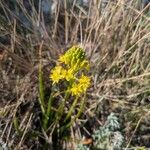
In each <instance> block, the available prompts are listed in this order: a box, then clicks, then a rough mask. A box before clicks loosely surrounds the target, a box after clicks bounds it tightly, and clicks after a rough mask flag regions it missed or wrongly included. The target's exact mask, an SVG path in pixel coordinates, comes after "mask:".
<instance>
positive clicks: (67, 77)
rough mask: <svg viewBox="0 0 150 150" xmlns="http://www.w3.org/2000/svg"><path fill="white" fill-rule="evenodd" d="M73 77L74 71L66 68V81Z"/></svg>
mask: <svg viewBox="0 0 150 150" xmlns="http://www.w3.org/2000/svg"><path fill="white" fill-rule="evenodd" d="M74 78H75V76H74V71H73V69H68V70H67V71H66V75H65V79H66V80H67V81H70V80H72V79H74Z"/></svg>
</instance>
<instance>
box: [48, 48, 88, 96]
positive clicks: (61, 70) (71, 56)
mask: <svg viewBox="0 0 150 150" xmlns="http://www.w3.org/2000/svg"><path fill="white" fill-rule="evenodd" d="M83 69H86V70H88V69H89V62H88V61H87V60H85V52H84V51H83V49H82V48H80V47H79V46H73V47H72V48H70V49H69V50H68V51H67V52H66V53H65V54H64V55H62V56H60V57H59V63H58V65H57V66H55V67H54V68H53V69H52V71H51V74H50V79H51V80H52V81H53V84H55V83H59V81H60V80H66V81H68V82H70V84H69V85H70V92H71V93H72V95H74V96H80V95H81V94H83V93H85V92H86V90H87V88H88V87H89V86H90V78H89V77H88V76H86V75H84V74H82V75H81V77H76V76H77V73H78V72H79V71H82V70H83Z"/></svg>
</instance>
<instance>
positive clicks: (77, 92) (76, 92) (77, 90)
mask: <svg viewBox="0 0 150 150" xmlns="http://www.w3.org/2000/svg"><path fill="white" fill-rule="evenodd" d="M70 91H71V93H72V95H76V96H80V95H81V94H82V87H81V86H80V85H79V84H76V83H75V84H73V86H72V88H71V89H70Z"/></svg>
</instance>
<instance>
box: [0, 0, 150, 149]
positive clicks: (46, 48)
mask: <svg viewBox="0 0 150 150" xmlns="http://www.w3.org/2000/svg"><path fill="white" fill-rule="evenodd" d="M20 6H21V4H20ZM22 7H23V6H22ZM32 7H33V6H32ZM67 7H68V6H67V5H66V4H64V7H63V6H62V5H60V4H57V9H56V12H55V14H54V16H53V17H52V18H51V22H50V23H44V20H43V19H41V18H42V17H41V16H40V14H39V12H38V11H36V10H35V9H33V10H34V14H35V16H34V17H33V16H29V14H28V12H27V10H26V9H25V8H21V10H20V11H22V12H23V13H24V14H25V15H27V16H28V17H29V18H30V21H31V22H32V26H31V27H29V28H28V29H27V28H25V27H23V26H22V25H21V23H20V21H19V19H18V18H17V17H14V14H13V12H11V10H10V8H8V6H7V5H6V3H5V2H3V1H1V2H0V11H1V12H3V13H4V15H1V16H0V18H1V19H0V20H1V21H0V22H1V26H0V27H1V28H0V34H1V37H3V41H2V40H1V43H0V59H1V64H0V69H1V70H0V119H1V120H0V139H2V140H3V141H4V142H5V143H6V144H7V145H9V147H11V148H12V149H21V148H22V149H41V148H42V142H43V139H46V141H47V142H48V143H50V145H51V148H52V147H53V146H54V145H55V146H58V145H57V143H55V142H54V141H53V139H52V138H53V137H52V136H51V135H47V134H46V133H44V132H42V131H41V132H40V133H38V134H39V136H38V137H36V138H33V137H34V135H29V133H32V131H37V132H38V130H39V129H40V115H41V112H40V108H39V104H38V101H37V99H38V64H39V49H40V45H41V43H42V42H43V45H42V54H41V58H42V63H43V69H44V80H45V84H46V87H47V88H48V89H49V88H50V87H49V86H50V81H49V72H50V69H51V67H52V66H53V65H54V63H55V60H56V58H57V57H58V55H60V54H61V53H63V52H64V51H65V50H66V49H67V48H68V47H70V46H72V45H74V44H81V45H82V46H83V47H84V48H85V51H86V54H87V56H88V58H89V60H90V63H91V73H90V74H91V77H92V80H93V85H92V87H91V88H90V89H89V91H88V104H87V107H86V109H85V112H84V120H82V119H83V118H82V119H81V120H78V121H77V122H76V123H75V124H74V126H73V127H72V128H71V135H70V140H69V142H68V141H67V142H66V141H63V140H62V141H61V139H58V140H60V143H61V144H62V145H63V146H62V149H63V148H64V147H67V148H66V149H70V147H72V148H74V149H75V147H76V144H77V143H78V142H79V141H80V140H79V141H78V140H77V139H82V136H87V135H88V136H90V135H91V134H92V133H93V131H94V130H96V129H97V128H98V127H99V126H101V125H102V124H104V122H105V120H106V117H107V116H108V115H109V114H110V113H111V112H114V113H116V115H117V116H118V117H119V119H120V122H121V123H122V129H121V132H122V133H123V135H124V137H125V141H126V145H125V147H126V149H127V148H128V147H138V146H145V147H147V148H148V147H150V136H149V134H148V133H149V126H150V117H149V116H150V115H149V114H150V111H149V108H150V44H149V43H150V17H149V14H148V10H149V8H148V7H149V6H147V7H146V8H145V10H139V9H136V8H137V7H136V3H135V1H133V0H132V1H130V5H128V4H127V3H125V2H124V1H118V2H117V3H114V2H111V3H110V4H108V6H107V7H106V8H105V11H104V10H103V12H101V11H100V10H101V8H99V5H98V4H94V3H92V2H91V3H90V4H89V8H86V7H85V8H81V7H79V6H72V7H71V9H69V8H67ZM2 10H3V11H2ZM38 24H40V25H39V26H38ZM16 116H17V119H18V121H16V120H15V119H16ZM14 122H16V123H14ZM85 122H86V123H85ZM17 123H18V125H17ZM14 124H16V126H17V127H15V128H18V129H17V131H15V128H14ZM75 129H76V130H75ZM19 132H21V133H22V134H18V133H19ZM31 136H32V138H31ZM35 144H36V145H37V146H35Z"/></svg>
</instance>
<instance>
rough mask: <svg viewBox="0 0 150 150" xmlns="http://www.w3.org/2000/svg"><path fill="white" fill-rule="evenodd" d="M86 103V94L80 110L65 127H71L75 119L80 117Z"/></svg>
mask: <svg viewBox="0 0 150 150" xmlns="http://www.w3.org/2000/svg"><path fill="white" fill-rule="evenodd" d="M84 105H85V96H84V99H83V101H82V103H81V105H80V108H79V111H78V113H77V115H76V116H75V117H74V118H73V119H72V120H71V122H69V124H67V125H66V126H65V127H64V129H66V128H68V127H70V126H71V125H72V124H73V123H74V121H75V120H76V119H77V118H79V117H80V115H81V113H82V112H83V109H84Z"/></svg>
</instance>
